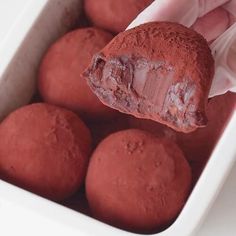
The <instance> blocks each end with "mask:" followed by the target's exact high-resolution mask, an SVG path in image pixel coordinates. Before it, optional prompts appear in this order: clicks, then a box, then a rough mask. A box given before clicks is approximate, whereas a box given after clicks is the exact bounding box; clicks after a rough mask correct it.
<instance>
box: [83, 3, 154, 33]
mask: <svg viewBox="0 0 236 236" xmlns="http://www.w3.org/2000/svg"><path fill="white" fill-rule="evenodd" d="M152 2H153V0H118V1H117V0H99V1H98V0H85V12H86V15H87V16H88V18H89V19H90V20H91V21H92V22H93V24H94V25H96V26H99V27H101V28H103V29H106V30H109V31H111V32H114V33H119V32H121V31H124V30H125V29H126V28H127V26H128V25H129V24H130V23H131V21H132V20H134V19H135V17H136V16H137V15H138V14H139V13H140V12H141V11H142V10H144V9H145V8H146V7H147V6H148V5H150V4H151V3H152Z"/></svg>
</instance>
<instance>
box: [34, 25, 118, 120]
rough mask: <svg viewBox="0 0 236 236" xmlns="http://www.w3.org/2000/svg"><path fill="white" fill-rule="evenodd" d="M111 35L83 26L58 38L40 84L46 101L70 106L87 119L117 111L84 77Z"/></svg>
mask: <svg viewBox="0 0 236 236" xmlns="http://www.w3.org/2000/svg"><path fill="white" fill-rule="evenodd" d="M111 39H112V35H111V34H110V33H107V32H105V31H103V30H101V29H97V28H82V29H77V30H75V31H72V32H69V33H67V34H66V35H65V36H63V37H62V38H60V39H59V40H58V41H56V42H55V43H54V44H53V45H52V46H51V47H50V48H49V50H48V52H47V53H46V55H45V56H44V58H43V60H42V63H41V66H40V69H39V78H38V86H39V91H40V93H41V95H42V98H43V100H44V101H46V102H47V103H50V104H54V105H58V106H61V107H64V108H68V109H70V110H72V111H74V112H78V113H79V114H80V115H82V116H83V117H85V118H87V119H103V118H106V117H109V115H112V114H114V110H112V109H111V108H108V107H107V106H105V105H103V104H102V103H101V102H100V101H99V99H98V98H97V97H96V96H95V95H94V94H93V93H92V91H91V90H90V88H89V87H88V85H87V83H86V81H85V80H84V78H83V77H82V76H81V74H82V73H83V71H84V70H85V68H86V67H87V66H88V64H89V62H90V60H91V58H92V56H93V54H94V53H97V52H98V51H99V50H101V49H102V48H103V47H104V46H105V45H106V44H107V43H108V42H109V41H110V40H111Z"/></svg>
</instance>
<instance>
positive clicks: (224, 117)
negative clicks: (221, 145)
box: [176, 92, 236, 181]
mask: <svg viewBox="0 0 236 236" xmlns="http://www.w3.org/2000/svg"><path fill="white" fill-rule="evenodd" d="M235 104H236V94H235V93H230V92H228V93H226V94H224V95H220V96H217V97H214V98H211V99H210V101H209V103H208V104H207V108H206V113H207V117H208V119H209V122H208V124H207V126H206V127H204V128H201V129H198V130H196V131H194V132H192V133H189V134H184V133H176V134H177V143H178V144H179V146H180V147H181V149H182V150H183V152H184V154H185V156H186V158H187V159H188V160H189V162H190V165H191V166H192V170H193V179H194V181H196V180H197V179H198V177H199V175H200V174H201V171H202V169H203V168H204V166H205V164H206V162H207V161H208V159H209V157H210V155H211V153H212V151H213V149H214V147H215V145H216V144H217V142H218V140H219V138H220V135H221V134H222V132H223V130H224V128H225V125H226V124H227V122H228V120H229V118H230V116H231V114H232V112H233V111H234V109H235Z"/></svg>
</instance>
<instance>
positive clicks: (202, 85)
mask: <svg viewBox="0 0 236 236" xmlns="http://www.w3.org/2000/svg"><path fill="white" fill-rule="evenodd" d="M213 75H214V60H213V58H212V55H211V51H210V49H209V47H208V44H207V42H206V40H205V39H204V38H203V37H202V36H200V35H199V34H198V33H196V32H195V31H193V30H191V29H188V28H186V27H184V26H182V25H179V24H176V23H169V22H155V23H147V24H144V25H141V26H139V27H136V28H134V29H131V30H128V31H125V32H123V33H120V34H119V35H118V36H117V37H115V38H114V39H113V40H112V41H111V42H110V43H109V44H108V45H107V46H106V47H105V48H104V49H103V50H102V51H101V52H100V53H98V54H96V55H95V56H94V57H93V60H92V62H91V64H90V66H89V68H88V69H87V71H86V72H85V77H86V78H87V81H88V84H89V86H90V87H91V89H92V90H93V92H94V93H95V94H96V95H97V96H98V97H99V98H100V100H101V101H102V102H103V103H105V104H106V105H108V106H110V107H112V108H115V109H117V110H119V111H121V112H124V113H128V114H132V115H134V116H136V117H138V118H147V119H152V120H154V121H158V122H160V123H163V124H166V125H168V126H170V127H171V128H173V129H175V130H177V131H182V132H186V133H188V132H191V131H194V130H195V129H196V128H198V127H202V126H205V125H206V123H207V118H206V114H205V106H206V103H207V99H208V94H209V89H210V86H211V81H212V78H213Z"/></svg>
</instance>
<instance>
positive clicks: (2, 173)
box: [0, 103, 91, 201]
mask: <svg viewBox="0 0 236 236" xmlns="http://www.w3.org/2000/svg"><path fill="white" fill-rule="evenodd" d="M90 146H91V138H90V132H89V130H88V128H87V127H86V126H85V125H84V123H83V122H82V121H81V120H80V118H79V117H78V116H77V115H76V114H74V113H73V112H71V111H68V110H65V109H63V108H59V107H56V106H52V105H48V104H43V103H38V104H33V105H28V106H25V107H22V108H20V109H18V110H16V111H14V112H13V113H11V114H10V115H9V116H8V117H7V118H6V119H5V120H4V121H3V122H2V124H1V125H0V178H1V179H4V180H6V181H8V182H10V183H13V184H15V185H17V186H20V187H22V188H25V189H27V190H29V191H32V192H34V193H36V194H39V195H41V196H44V197H46V198H49V199H52V200H55V201H60V200H63V199H65V198H67V197H69V196H70V195H72V194H73V193H74V192H75V191H77V190H78V188H79V187H80V186H81V185H82V183H83V181H84V177H85V174H86V170H87V165H88V157H89V154H90Z"/></svg>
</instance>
